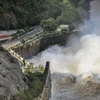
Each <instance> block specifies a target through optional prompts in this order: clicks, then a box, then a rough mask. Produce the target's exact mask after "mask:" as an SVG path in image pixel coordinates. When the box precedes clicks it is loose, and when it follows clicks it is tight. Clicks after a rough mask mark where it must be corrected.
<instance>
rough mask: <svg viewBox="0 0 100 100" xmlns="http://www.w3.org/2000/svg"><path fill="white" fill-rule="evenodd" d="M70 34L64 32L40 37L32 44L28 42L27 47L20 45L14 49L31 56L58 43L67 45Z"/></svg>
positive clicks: (20, 53)
mask: <svg viewBox="0 0 100 100" xmlns="http://www.w3.org/2000/svg"><path fill="white" fill-rule="evenodd" d="M69 36H70V34H62V35H58V36H52V37H45V38H42V39H39V40H37V41H33V42H31V43H30V44H27V45H26V46H25V47H21V46H19V47H18V48H15V49H14V51H15V52H17V53H18V54H19V55H21V56H22V57H23V58H25V59H26V58H30V57H32V56H34V55H36V54H38V53H39V52H41V51H43V50H45V49H46V48H48V47H49V46H52V45H55V44H58V45H65V44H66V42H67V40H68V38H69Z"/></svg>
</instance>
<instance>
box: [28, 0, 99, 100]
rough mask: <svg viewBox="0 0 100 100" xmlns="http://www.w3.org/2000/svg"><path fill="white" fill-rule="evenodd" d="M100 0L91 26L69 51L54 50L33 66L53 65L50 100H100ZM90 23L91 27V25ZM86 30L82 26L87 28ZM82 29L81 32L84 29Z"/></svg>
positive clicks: (35, 59) (36, 59)
mask: <svg viewBox="0 0 100 100" xmlns="http://www.w3.org/2000/svg"><path fill="white" fill-rule="evenodd" d="M99 5H100V0H94V1H93V2H92V3H91V11H90V13H91V19H90V22H91V23H89V22H85V24H84V26H87V27H88V26H91V25H90V24H92V27H89V28H90V29H89V30H92V31H90V32H91V34H90V33H88V32H89V30H88V31H85V35H82V36H81V37H78V36H76V37H71V39H70V41H69V44H67V46H65V47H60V46H57V45H55V46H52V47H49V48H48V49H46V50H45V51H43V52H42V53H40V54H38V55H37V56H36V57H33V58H32V59H28V61H30V62H34V64H35V65H44V64H45V62H46V61H50V63H51V66H50V68H51V74H52V75H51V76H52V81H51V82H52V89H51V98H50V100H100V23H99V22H100V19H99V18H100V6H99ZM87 23H88V25H87ZM84 26H82V27H83V28H84ZM82 27H81V28H82Z"/></svg>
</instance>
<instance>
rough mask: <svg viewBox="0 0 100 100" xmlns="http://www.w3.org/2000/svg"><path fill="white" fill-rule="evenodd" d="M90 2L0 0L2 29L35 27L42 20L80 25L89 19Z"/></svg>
mask: <svg viewBox="0 0 100 100" xmlns="http://www.w3.org/2000/svg"><path fill="white" fill-rule="evenodd" d="M89 1H90V0H0V29H16V28H23V27H25V26H34V25H37V24H39V23H40V21H41V20H42V19H48V18H50V17H52V18H54V19H56V22H57V24H62V23H65V24H66V23H67V24H72V23H80V22H82V19H84V18H88V11H89V9H90V4H89Z"/></svg>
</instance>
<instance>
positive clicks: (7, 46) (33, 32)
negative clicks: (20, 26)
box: [2, 26, 43, 49]
mask: <svg viewBox="0 0 100 100" xmlns="http://www.w3.org/2000/svg"><path fill="white" fill-rule="evenodd" d="M42 31H43V29H42V28H41V27H40V26H37V27H36V28H35V29H34V30H33V31H31V32H28V33H27V34H25V35H23V36H21V37H20V38H19V39H17V40H14V41H11V42H8V43H4V44H2V46H3V47H4V48H5V49H8V48H10V47H12V46H14V45H16V44H19V43H20V41H21V40H22V39H28V38H29V37H31V36H35V35H36V34H39V33H41V32H42Z"/></svg>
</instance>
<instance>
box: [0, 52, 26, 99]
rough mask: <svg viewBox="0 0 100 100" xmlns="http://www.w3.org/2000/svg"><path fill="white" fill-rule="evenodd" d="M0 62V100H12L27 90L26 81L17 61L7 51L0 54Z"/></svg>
mask: <svg viewBox="0 0 100 100" xmlns="http://www.w3.org/2000/svg"><path fill="white" fill-rule="evenodd" d="M11 59H13V60H14V62H11V61H10V60H11ZM0 62H2V63H0V100H13V98H12V97H13V96H14V95H16V94H17V93H19V92H21V91H23V90H25V89H27V88H28V85H27V83H28V79H27V77H26V76H25V75H24V74H23V73H22V70H21V67H20V64H19V62H18V60H17V59H15V58H13V57H12V56H11V55H10V54H9V53H8V52H7V51H5V52H0Z"/></svg>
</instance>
